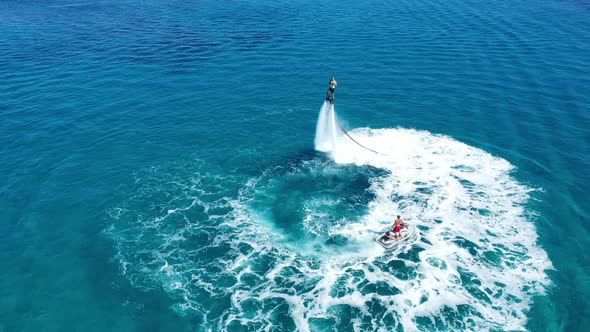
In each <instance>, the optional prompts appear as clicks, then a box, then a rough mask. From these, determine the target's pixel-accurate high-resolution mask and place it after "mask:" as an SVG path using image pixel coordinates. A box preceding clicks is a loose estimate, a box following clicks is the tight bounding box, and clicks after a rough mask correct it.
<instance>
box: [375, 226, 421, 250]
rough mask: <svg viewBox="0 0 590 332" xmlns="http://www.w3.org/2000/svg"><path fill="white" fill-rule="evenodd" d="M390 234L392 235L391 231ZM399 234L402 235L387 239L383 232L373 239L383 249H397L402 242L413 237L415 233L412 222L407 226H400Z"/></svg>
mask: <svg viewBox="0 0 590 332" xmlns="http://www.w3.org/2000/svg"><path fill="white" fill-rule="evenodd" d="M391 234H392V235H393V232H391ZM401 234H402V237H401V239H399V240H396V239H388V238H387V237H386V236H385V234H383V235H381V236H379V237H378V238H376V239H375V241H377V243H379V244H380V245H381V246H382V247H383V248H385V249H397V248H399V247H400V246H401V245H402V244H404V243H407V242H408V240H410V239H411V238H413V237H414V235H416V225H414V224H412V225H410V226H408V227H407V228H402V230H401Z"/></svg>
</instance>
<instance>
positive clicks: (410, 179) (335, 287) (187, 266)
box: [111, 104, 552, 331]
mask: <svg viewBox="0 0 590 332" xmlns="http://www.w3.org/2000/svg"><path fill="white" fill-rule="evenodd" d="M320 122H322V124H320ZM349 134H350V135H351V136H352V137H354V139H355V140H356V139H358V140H359V141H361V142H362V144H363V145H366V146H367V147H370V148H371V149H375V150H377V151H380V152H383V153H386V154H387V155H379V154H376V153H373V152H371V151H368V150H366V149H364V148H361V147H359V146H358V145H357V144H356V143H354V142H353V141H351V140H350V139H349V138H348V137H345V136H344V135H339V134H338V128H337V126H336V123H335V115H334V109H333V107H332V106H331V105H329V104H327V105H326V104H324V106H323V107H322V110H321V112H320V118H319V121H318V131H317V133H316V148H318V149H321V150H322V151H327V152H330V155H331V157H332V158H333V159H334V160H335V161H336V163H338V164H356V165H361V166H362V165H368V166H371V167H370V168H371V169H374V168H378V169H380V170H384V171H379V172H375V173H371V174H375V175H374V176H373V177H371V178H370V179H369V182H370V187H369V188H368V189H367V191H368V192H369V194H370V197H371V198H370V199H371V201H370V202H369V203H368V206H367V211H368V212H367V213H366V214H364V215H362V216H361V217H358V218H351V219H350V220H349V219H346V220H342V222H339V221H338V222H334V223H330V222H326V219H327V217H326V215H329V214H330V212H331V211H330V207H331V206H334V209H335V210H337V209H339V208H341V205H340V204H341V202H342V201H341V199H342V198H347V197H344V196H338V193H334V194H331V196H328V197H326V196H322V195H320V196H318V198H317V199H314V198H311V200H309V201H308V200H304V204H303V205H302V211H304V213H305V216H303V217H302V219H301V220H300V223H301V226H302V227H303V229H305V230H306V231H308V233H309V235H310V236H316V237H317V239H318V240H317V241H315V240H311V241H307V240H306V241H301V242H298V243H296V244H295V245H296V246H299V247H301V248H298V250H293V247H289V246H288V245H286V244H285V241H284V238H288V237H289V235H290V234H288V231H284V230H283V229H281V228H277V227H273V225H272V223H273V221H271V220H266V219H265V218H266V217H265V216H264V214H263V213H260V211H258V210H256V208H255V206H256V205H255V204H251V203H252V202H253V201H254V196H256V195H257V193H267V192H272V191H269V190H268V189H269V188H270V189H272V188H275V187H273V186H277V185H279V187H280V185H281V181H284V179H283V178H282V177H281V176H276V175H275V174H273V172H269V174H268V175H266V174H263V175H261V176H260V177H257V178H252V179H250V180H249V181H248V182H247V183H246V185H244V186H243V187H242V189H241V190H240V192H239V197H233V196H225V193H224V192H223V191H222V192H219V193H218V192H217V190H220V189H223V188H225V187H226V186H227V182H228V179H226V178H218V179H217V180H216V181H213V183H212V179H211V176H209V175H204V176H202V177H200V178H198V179H197V180H196V181H193V182H191V183H188V184H187V185H182V183H183V181H175V182H170V180H169V179H168V178H167V177H165V178H164V179H163V180H159V178H158V179H156V180H157V181H152V182H154V183H155V186H156V187H157V188H158V190H154V189H153V188H152V187H151V186H148V187H145V188H143V190H140V194H139V195H138V197H137V198H136V199H134V200H132V202H131V203H130V204H128V206H124V207H122V208H117V209H113V210H112V216H113V219H114V220H117V222H121V224H120V225H117V226H113V229H112V230H111V233H112V234H113V238H114V239H115V241H116V243H117V251H118V256H117V258H118V259H119V260H120V262H121V267H122V273H124V274H125V275H126V277H127V278H129V280H130V281H131V282H132V284H133V285H134V286H139V287H141V286H143V285H145V287H155V288H158V289H160V288H163V289H164V290H165V291H166V292H168V293H169V294H171V296H172V297H173V298H174V299H176V300H177V302H178V304H177V305H176V306H175V308H176V309H177V310H178V312H179V313H181V314H183V313H189V312H197V313H199V315H200V317H201V318H202V322H203V326H204V327H203V329H208V330H222V331H233V330H236V329H237V327H239V326H241V327H243V328H246V327H247V328H248V329H251V330H265V331H270V330H273V329H276V328H279V329H281V327H280V326H278V325H277V324H278V323H280V322H281V320H282V318H281V319H279V318H277V317H278V316H277V315H278V314H284V315H288V316H289V318H290V319H291V320H292V323H293V324H294V326H295V328H294V329H296V330H299V331H314V330H322V329H328V328H330V329H331V328H333V329H339V327H338V326H335V325H336V324H337V323H340V322H341V321H342V322H344V323H346V324H349V326H347V327H350V326H352V328H353V329H354V330H371V331H377V330H384V331H385V330H387V331H389V330H404V331H421V330H451V331H465V330H471V331H473V330H476V331H490V330H519V331H522V330H525V327H526V322H527V312H528V310H529V309H530V307H531V305H532V301H533V297H534V296H536V295H538V294H543V293H544V292H545V289H546V287H547V286H548V285H549V283H550V282H549V278H548V276H547V274H546V270H547V269H550V268H552V265H551V262H550V261H549V258H548V256H547V254H546V252H545V251H544V250H543V249H542V248H540V247H539V246H538V244H537V232H536V229H535V227H534V225H533V223H532V222H531V221H530V220H528V216H529V215H530V214H531V212H528V211H525V206H526V203H527V201H528V200H529V192H530V191H531V190H532V189H531V188H529V187H527V186H525V185H522V184H520V183H518V182H517V181H516V180H515V179H514V178H513V176H512V175H511V172H512V170H513V169H514V167H513V166H512V165H510V163H508V162H507V161H506V160H504V159H501V158H498V157H495V156H492V155H490V154H489V153H486V152H485V151H482V150H480V149H477V148H474V147H471V146H468V145H466V144H463V143H461V142H458V141H456V140H454V139H452V138H450V137H446V136H441V135H433V134H431V133H429V132H426V131H417V130H408V129H379V130H372V129H356V130H353V131H351V132H350V133H349ZM330 165H331V166H332V167H330ZM298 168H299V169H298ZM342 168H346V169H350V168H349V167H342V166H339V165H334V163H332V162H329V161H325V160H313V162H308V163H305V162H304V163H301V165H299V166H296V167H294V170H292V171H293V172H298V171H301V172H302V174H307V173H309V174H318V173H319V174H323V175H325V176H327V177H333V176H334V175H335V174H341V173H339V172H342ZM172 174H176V172H173V173H172ZM143 182H146V181H143ZM147 182H148V183H149V182H150V181H147ZM174 183H179V188H178V190H173V189H172V190H171V189H170V187H171V186H172V187H173V184H174ZM207 188H209V189H208V190H207ZM159 190H162V191H163V194H164V195H160V194H161V193H160V192H159ZM143 191H145V193H143ZM179 192H180V193H184V196H182V197H180V198H176V197H175V195H176V194H178V193H179ZM154 197H174V198H173V199H172V200H171V201H169V202H167V203H166V204H164V206H163V207H162V208H161V209H160V211H161V212H160V214H156V215H153V214H149V211H147V212H146V210H145V206H144V205H143V204H142V203H143V202H144V201H150V200H154ZM134 202H135V203H134ZM132 203H133V204H132ZM257 204H260V202H258V203H257ZM135 205H137V206H135ZM319 207H322V208H321V209H320V208H319ZM318 210H321V211H324V213H325V214H322V213H320V212H321V211H319V212H318ZM134 211H139V212H134ZM136 213H137V215H136ZM396 214H401V215H403V216H404V217H405V218H406V219H407V220H409V221H410V222H411V223H414V224H416V225H418V226H419V228H420V236H421V242H419V243H415V246H414V247H413V248H408V247H405V248H404V249H403V251H402V252H395V253H391V252H385V251H384V250H383V249H382V248H381V247H380V246H378V245H377V244H376V243H375V242H374V241H373V240H374V238H375V235H376V234H375V232H377V231H379V230H382V229H383V228H384V227H386V226H389V225H390V223H391V220H392V216H395V215H396ZM203 215H205V216H203ZM195 218H201V219H200V221H197V222H196V221H195ZM283 232H284V233H283ZM332 235H338V236H341V237H344V238H345V239H346V240H347V241H346V242H345V244H343V245H342V246H341V247H338V250H339V252H326V251H318V250H316V247H315V245H316V244H317V243H316V242H322V241H323V240H322V239H325V238H326V237H327V236H332ZM195 241H199V242H195ZM359 244H361V245H360V246H359ZM359 248H360V249H359ZM211 255H213V256H212V257H214V259H207V257H210V256H211ZM212 271H214V272H212ZM154 284H155V286H154ZM219 299H224V300H225V301H226V302H223V301H221V302H219V301H218V300H219ZM218 302H219V303H229V304H228V306H231V307H219V306H217V307H216V309H215V310H213V309H211V307H212V303H218ZM342 308H344V309H343V310H345V311H346V310H348V311H346V314H344V315H342V314H340V311H339V310H341V309H342ZM283 321H284V320H283ZM277 326H278V327H277ZM318 326H319V327H318ZM340 328H343V327H340ZM286 329H287V328H286Z"/></svg>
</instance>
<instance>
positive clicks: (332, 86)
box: [326, 76, 338, 104]
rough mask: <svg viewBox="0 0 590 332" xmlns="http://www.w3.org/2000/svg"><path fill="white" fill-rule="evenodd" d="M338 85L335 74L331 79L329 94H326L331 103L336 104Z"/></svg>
mask: <svg viewBox="0 0 590 332" xmlns="http://www.w3.org/2000/svg"><path fill="white" fill-rule="evenodd" d="M337 85H338V82H336V79H335V78H334V76H332V78H331V79H330V86H329V87H328V94H327V96H326V100H327V101H329V102H330V104H334V92H335V91H336V86H337Z"/></svg>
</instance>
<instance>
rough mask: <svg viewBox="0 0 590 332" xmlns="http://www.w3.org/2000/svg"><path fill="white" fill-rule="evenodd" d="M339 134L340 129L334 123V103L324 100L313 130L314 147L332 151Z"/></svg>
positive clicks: (328, 151) (319, 149) (318, 149)
mask: <svg viewBox="0 0 590 332" xmlns="http://www.w3.org/2000/svg"><path fill="white" fill-rule="evenodd" d="M341 134H342V133H341V130H340V128H339V127H338V124H337V123H336V112H335V111H334V105H333V104H330V103H329V102H327V101H324V104H323V105H322V108H321V109H320V115H319V116H318V123H317V126H316V131H315V149H316V150H317V151H321V152H327V153H331V152H334V151H335V150H336V142H337V141H338V137H339V136H341Z"/></svg>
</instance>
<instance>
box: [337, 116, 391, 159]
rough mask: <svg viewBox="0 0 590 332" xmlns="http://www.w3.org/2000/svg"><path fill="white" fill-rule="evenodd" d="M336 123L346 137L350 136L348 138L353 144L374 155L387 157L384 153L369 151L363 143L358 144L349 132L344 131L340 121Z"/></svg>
mask: <svg viewBox="0 0 590 332" xmlns="http://www.w3.org/2000/svg"><path fill="white" fill-rule="evenodd" d="M336 123H337V124H338V128H340V130H342V132H343V133H344V135H346V136H348V138H350V139H351V140H352V141H353V142H355V143H356V144H357V145H358V146H360V147H361V148H363V149H365V150H369V151H371V152H373V153H376V154H379V155H382V156H386V154H384V153H381V152H377V151H375V150H373V149H369V148H368V147H366V146H364V145H362V144H361V143H359V142H357V141H356V140H355V139H354V138H352V136H350V135H349V134H348V132H347V131H346V130H344V128H342V126H341V125H340V122H338V120H336Z"/></svg>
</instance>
